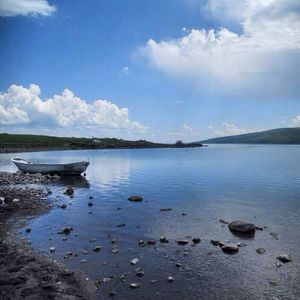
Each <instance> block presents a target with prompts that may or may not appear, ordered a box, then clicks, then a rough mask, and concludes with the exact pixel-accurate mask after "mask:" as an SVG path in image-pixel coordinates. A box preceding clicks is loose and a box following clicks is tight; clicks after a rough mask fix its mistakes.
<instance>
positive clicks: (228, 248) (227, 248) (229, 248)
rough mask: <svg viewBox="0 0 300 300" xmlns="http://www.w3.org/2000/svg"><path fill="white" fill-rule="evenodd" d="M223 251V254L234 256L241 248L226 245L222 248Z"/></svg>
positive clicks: (231, 244)
mask: <svg viewBox="0 0 300 300" xmlns="http://www.w3.org/2000/svg"><path fill="white" fill-rule="evenodd" d="M221 249H222V251H223V252H225V253H228V254H234V253H237V252H238V251H239V247H238V246H237V245H236V244H233V243H229V244H224V245H223V246H221Z"/></svg>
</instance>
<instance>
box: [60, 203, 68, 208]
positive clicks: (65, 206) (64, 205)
mask: <svg viewBox="0 0 300 300" xmlns="http://www.w3.org/2000/svg"><path fill="white" fill-rule="evenodd" d="M59 207H60V208H62V209H65V208H67V204H65V203H64V204H62V205H60V206H59Z"/></svg>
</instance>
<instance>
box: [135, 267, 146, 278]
mask: <svg viewBox="0 0 300 300" xmlns="http://www.w3.org/2000/svg"><path fill="white" fill-rule="evenodd" d="M135 274H136V276H138V277H143V276H144V275H145V272H144V271H143V270H142V269H141V268H137V269H135Z"/></svg>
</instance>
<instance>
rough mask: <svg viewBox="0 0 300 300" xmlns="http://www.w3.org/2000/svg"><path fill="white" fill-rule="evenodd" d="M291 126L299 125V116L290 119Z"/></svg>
mask: <svg viewBox="0 0 300 300" xmlns="http://www.w3.org/2000/svg"><path fill="white" fill-rule="evenodd" d="M291 125H292V126H295V127H300V116H295V117H294V118H293V119H292V124H291Z"/></svg>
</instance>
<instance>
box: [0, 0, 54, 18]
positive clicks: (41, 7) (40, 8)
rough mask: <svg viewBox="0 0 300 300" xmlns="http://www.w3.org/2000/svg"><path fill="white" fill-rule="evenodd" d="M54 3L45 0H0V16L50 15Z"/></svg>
mask: <svg viewBox="0 0 300 300" xmlns="http://www.w3.org/2000/svg"><path fill="white" fill-rule="evenodd" d="M55 10H56V8H55V6H54V5H50V4H49V3H48V1H47V0H0V16H2V17H14V16H50V15H51V14H52V13H53V12H55Z"/></svg>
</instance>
